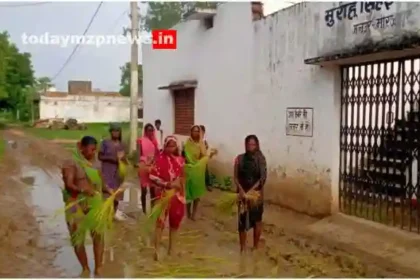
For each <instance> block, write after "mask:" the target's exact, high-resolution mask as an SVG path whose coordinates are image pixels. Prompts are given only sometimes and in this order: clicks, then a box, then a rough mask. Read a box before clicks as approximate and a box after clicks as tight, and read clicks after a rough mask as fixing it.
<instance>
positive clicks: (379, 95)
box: [339, 58, 420, 232]
mask: <svg viewBox="0 0 420 280" xmlns="http://www.w3.org/2000/svg"><path fill="white" fill-rule="evenodd" d="M419 85H420V58H414V59H404V60H397V61H387V62H380V63H367V64H361V65H356V66H345V67H343V68H342V90H341V128H340V167H339V168H340V191H339V196H340V200H339V203H340V210H341V211H342V212H344V213H346V214H349V215H354V216H359V217H362V218H366V219H369V220H373V221H377V222H381V223H384V224H388V225H394V226H400V227H401V228H404V229H407V230H410V231H413V230H415V231H417V232H420V221H419V220H420V205H419V203H420V202H419V203H417V198H418V197H420V186H419V183H420V180H419V176H420V170H419V168H420V165H419V164H417V160H418V148H419V138H420V118H419V116H420V115H419V106H418V105H419V100H420V92H419V90H420V89H419V88H420V86H419Z"/></svg>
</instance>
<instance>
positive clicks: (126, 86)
mask: <svg viewBox="0 0 420 280" xmlns="http://www.w3.org/2000/svg"><path fill="white" fill-rule="evenodd" d="M120 69H121V82H120V93H121V94H122V95H123V96H130V84H131V72H130V62H127V63H126V64H124V65H123V66H121V67H120ZM138 73H139V74H138V75H139V92H141V90H142V88H143V66H142V65H141V64H139V65H138Z"/></svg>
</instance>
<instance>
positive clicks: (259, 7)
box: [251, 2, 264, 20]
mask: <svg viewBox="0 0 420 280" xmlns="http://www.w3.org/2000/svg"><path fill="white" fill-rule="evenodd" d="M251 10H252V19H253V20H260V19H262V18H263V17H264V8H263V3H262V2H251Z"/></svg>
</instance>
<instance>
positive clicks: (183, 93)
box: [173, 88, 195, 135]
mask: <svg viewBox="0 0 420 280" xmlns="http://www.w3.org/2000/svg"><path fill="white" fill-rule="evenodd" d="M173 97H174V112H175V134H180V135H190V130H191V126H193V125H194V107H195V106H194V102H195V97H194V88H188V89H182V90H175V91H174V92H173Z"/></svg>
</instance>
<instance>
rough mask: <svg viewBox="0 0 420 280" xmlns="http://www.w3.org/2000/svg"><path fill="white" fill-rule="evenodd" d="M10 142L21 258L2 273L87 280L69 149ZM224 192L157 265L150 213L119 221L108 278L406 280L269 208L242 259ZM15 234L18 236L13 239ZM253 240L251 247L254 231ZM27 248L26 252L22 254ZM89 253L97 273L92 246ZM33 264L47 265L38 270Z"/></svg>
mask: <svg viewBox="0 0 420 280" xmlns="http://www.w3.org/2000/svg"><path fill="white" fill-rule="evenodd" d="M6 137H7V138H8V140H10V141H14V143H11V144H10V145H9V146H8V149H7V153H8V158H9V159H14V160H10V164H8V166H7V169H8V170H7V171H6V170H3V172H5V173H4V174H8V175H9V177H10V179H8V180H2V181H1V185H0V191H1V193H2V194H7V195H2V197H1V198H0V206H2V209H4V208H3V207H7V208H8V210H9V212H6V213H2V216H0V218H1V223H0V224H3V225H4V224H6V225H7V227H5V226H2V227H1V229H2V231H0V237H1V239H0V240H2V241H1V247H0V248H1V249H2V250H3V252H8V253H10V254H11V255H13V257H12V258H13V261H14V266H13V269H10V268H7V262H6V263H3V262H2V261H3V258H4V257H2V260H1V261H0V276H3V277H6V276H8V277H25V276H26V277H29V276H31V277H48V276H56V277H59V276H62V277H77V276H79V274H80V272H81V269H80V266H79V264H78V262H77V260H76V257H75V255H74V253H73V249H72V247H71V246H70V242H69V236H68V232H67V228H66V225H65V223H64V217H63V213H61V212H60V211H59V210H60V209H62V207H63V202H62V196H61V189H60V187H61V184H62V183H61V181H60V176H59V173H58V166H59V163H60V160H62V158H63V157H66V156H67V155H68V154H67V153H68V151H66V150H65V149H64V148H62V147H60V146H58V145H55V144H54V143H48V144H46V143H43V142H42V141H41V140H38V139H34V138H29V137H26V136H24V135H16V134H11V133H9V134H7V135H6ZM12 162H13V163H12ZM3 165H4V164H3ZM2 168H5V167H4V166H3V167H2ZM11 182H13V183H11ZM12 190H13V191H12ZM220 194H221V193H220V192H219V191H216V190H215V191H213V192H211V193H208V194H207V196H206V198H205V199H204V200H203V201H202V204H201V209H200V215H199V218H198V220H197V221H195V222H192V221H189V220H184V222H183V225H182V229H181V230H180V232H179V234H178V238H177V244H176V250H175V252H174V254H173V255H172V256H167V254H166V248H167V246H168V230H167V229H166V230H165V231H164V234H163V240H162V247H161V252H160V256H161V260H160V261H159V262H155V261H154V260H153V249H152V247H151V242H150V238H149V237H150V236H148V235H147V234H145V231H144V228H143V227H144V219H145V217H144V216H141V217H140V218H139V219H138V220H135V219H129V220H127V221H126V222H118V223H117V224H116V231H115V232H114V234H113V239H112V241H111V242H109V243H108V245H107V250H106V253H105V259H104V270H103V276H104V277H168V276H172V277H305V278H308V277H310V278H313V277H404V273H403V272H401V271H396V270H393V269H389V268H386V267H384V266H381V265H377V264H375V263H371V262H369V260H368V259H367V258H364V257H363V256H359V255H353V254H350V253H348V252H346V251H344V250H341V249H339V248H337V247H335V246H332V245H331V244H323V243H321V242H319V241H316V240H315V238H314V239H312V238H311V237H310V236H304V235H301V234H299V233H298V232H299V231H302V228H304V227H305V226H307V225H309V224H311V223H313V222H314V221H315V220H313V219H312V218H309V217H305V216H300V215H298V214H293V213H292V214H291V213H290V212H287V213H286V212H285V210H283V209H281V208H278V207H274V206H273V207H271V206H269V205H268V206H267V208H266V210H265V214H264V215H265V219H266V221H265V225H264V234H263V235H264V236H263V242H262V243H263V244H262V245H263V246H262V248H261V249H260V250H258V251H255V252H251V251H250V252H249V253H247V254H246V255H244V256H241V255H240V254H239V246H238V236H237V233H236V223H237V222H236V218H235V216H234V215H233V216H231V217H225V216H220V215H219V214H218V213H217V211H215V206H214V204H215V202H216V201H217V199H218V197H219V196H220ZM7 200H9V202H8V204H7ZM5 201H6V202H5ZM10 201H14V203H13V202H10ZM3 212H4V211H3ZM17 213H19V214H17ZM273 221H274V222H273ZM4 228H6V230H5V229H4ZM10 236H15V237H14V239H13V240H12V239H10V238H9V237H10ZM248 238H249V240H248V243H249V246H250V247H251V245H252V232H250V233H249V236H248ZM19 242H20V243H19ZM19 250H21V252H26V253H17V252H18V251H19ZM87 252H88V256H89V260H90V266H91V268H92V270H93V266H94V263H93V254H92V248H91V245H89V242H87ZM22 254H23V255H22ZM33 260H37V261H35V262H39V263H37V266H36V268H35V265H34V264H33V262H34V261H33Z"/></svg>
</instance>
